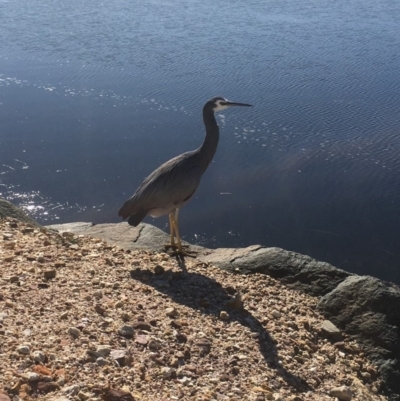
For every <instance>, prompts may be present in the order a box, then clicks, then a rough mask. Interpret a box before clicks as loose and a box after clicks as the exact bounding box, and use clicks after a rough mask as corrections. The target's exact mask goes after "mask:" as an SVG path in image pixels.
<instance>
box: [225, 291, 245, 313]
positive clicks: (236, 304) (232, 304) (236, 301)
mask: <svg viewBox="0 0 400 401" xmlns="http://www.w3.org/2000/svg"><path fill="white" fill-rule="evenodd" d="M226 306H227V307H228V308H231V309H236V310H238V309H243V301H242V297H241V295H240V294H239V293H237V294H235V296H234V297H232V298H231V299H229V301H227V303H226Z"/></svg>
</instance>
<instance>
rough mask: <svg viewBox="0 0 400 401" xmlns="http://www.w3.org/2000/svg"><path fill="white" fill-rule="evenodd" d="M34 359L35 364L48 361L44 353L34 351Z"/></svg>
mask: <svg viewBox="0 0 400 401" xmlns="http://www.w3.org/2000/svg"><path fill="white" fill-rule="evenodd" d="M32 359H33V360H34V361H35V362H40V363H43V362H44V361H45V360H46V355H45V354H44V352H42V351H39V350H37V351H33V353H32Z"/></svg>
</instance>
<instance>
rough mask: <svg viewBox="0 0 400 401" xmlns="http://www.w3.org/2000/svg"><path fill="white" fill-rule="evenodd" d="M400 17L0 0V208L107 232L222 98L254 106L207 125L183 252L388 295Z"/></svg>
mask: <svg viewBox="0 0 400 401" xmlns="http://www.w3.org/2000/svg"><path fill="white" fill-rule="evenodd" d="M399 16H400V3H399V2H397V1H394V0H392V1H390V0H389V1H388V0H385V1H383V0H377V1H376V0H374V1H372V0H367V1H366V0H363V1H361V0H354V1H350V2H348V1H344V0H339V1H336V2H331V1H328V0H308V1H303V2H290V1H279V2H276V1H272V0H267V1H261V0H252V1H248V2H245V3H243V2H240V1H235V0H230V1H225V0H222V1H220V2H207V1H206V2H199V1H191V2H185V1H179V0H176V1H169V2H168V1H167V2H166V1H146V2H139V1H132V0H110V1H108V2H103V3H99V2H97V1H94V0H87V1H85V2H80V1H76V0H70V1H68V2H66V1H64V2H62V1H50V0H41V1H38V0H36V1H34V0H30V1H21V2H12V1H5V0H0V37H1V41H0V121H1V130H0V193H1V195H0V196H2V197H5V198H6V199H9V200H11V201H13V202H14V203H16V204H19V205H21V206H23V207H24V208H25V209H26V210H27V211H28V212H29V214H31V215H32V216H33V217H35V218H36V219H38V221H39V222H41V223H43V224H51V223H63V222H70V221H93V222H96V223H103V222H117V221H118V217H117V211H118V209H119V207H120V206H121V205H122V203H123V202H124V201H125V199H126V198H127V197H129V196H130V195H131V194H132V193H133V192H134V190H135V189H136V187H137V185H139V184H140V182H141V181H142V179H143V178H144V177H145V176H146V175H147V174H148V173H150V172H151V171H152V170H153V169H154V168H156V167H157V166H158V165H159V164H161V163H162V162H164V161H165V160H167V159H169V158H170V157H173V156H175V155H177V154H179V153H181V152H183V151H186V150H190V149H193V148H195V147H197V146H198V145H199V144H200V143H201V141H202V139H203V126H202V121H201V107H202V105H203V103H204V101H205V100H207V99H208V98H210V97H212V96H214V95H222V96H225V97H227V98H228V99H231V100H236V101H241V102H248V103H252V104H254V105H255V107H254V108H252V109H247V108H246V109H243V110H242V109H241V110H230V111H227V112H225V113H224V114H222V115H220V116H219V117H218V121H219V124H220V127H221V141H220V145H219V148H218V151H217V154H216V157H215V159H214V162H213V163H212V164H211V165H210V167H209V169H208V171H207V172H206V174H205V176H204V178H203V180H202V183H201V186H200V188H199V189H198V191H197V193H196V196H195V199H193V201H192V202H191V203H189V204H188V205H187V206H186V207H185V208H184V209H183V210H182V212H181V219H180V220H181V232H182V234H183V235H184V237H185V239H187V240H189V241H191V242H195V243H199V244H201V245H205V246H209V247H220V246H247V245H251V244H255V243H259V244H263V245H267V246H278V247H283V248H285V249H289V250H293V251H297V252H301V253H305V254H308V255H311V256H313V257H315V258H317V259H320V260H325V261H328V262H330V263H332V264H334V265H336V266H338V267H341V268H343V269H346V270H349V271H352V272H356V273H359V274H371V275H374V276H377V277H380V278H383V279H387V280H391V281H395V282H398V283H399V282H400V270H399V258H400V249H399V248H400V247H399V245H400V184H399V177H400V161H399V155H400V135H399V134H400V128H399V127H400V124H399V123H400V121H399V115H400V114H399V104H400V70H399V65H400V56H399V54H400V53H399V51H398V49H399V44H400V43H399V42H400V33H399V30H398V20H399ZM146 221H147V222H150V223H154V224H155V225H157V226H159V227H161V228H163V229H167V226H166V222H167V219H166V218H159V219H156V220H153V219H151V218H147V219H146Z"/></svg>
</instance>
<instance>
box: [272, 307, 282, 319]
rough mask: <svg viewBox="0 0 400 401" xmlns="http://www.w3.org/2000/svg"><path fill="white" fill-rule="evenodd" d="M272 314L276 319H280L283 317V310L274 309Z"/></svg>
mask: <svg viewBox="0 0 400 401" xmlns="http://www.w3.org/2000/svg"><path fill="white" fill-rule="evenodd" d="M271 315H272V316H273V317H274V318H275V319H279V318H280V317H281V312H279V311H277V310H276V309H274V310H273V311H272V312H271Z"/></svg>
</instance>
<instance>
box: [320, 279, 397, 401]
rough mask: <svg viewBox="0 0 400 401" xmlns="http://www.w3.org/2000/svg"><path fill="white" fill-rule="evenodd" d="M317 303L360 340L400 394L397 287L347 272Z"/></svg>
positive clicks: (333, 320) (332, 319)
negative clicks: (348, 274) (347, 274)
mask: <svg viewBox="0 0 400 401" xmlns="http://www.w3.org/2000/svg"><path fill="white" fill-rule="evenodd" d="M318 307H319V309H320V310H321V311H322V313H323V314H324V316H326V317H327V318H328V319H330V320H331V321H332V322H333V323H335V324H336V325H337V326H338V327H339V328H341V329H343V330H344V331H345V332H346V333H348V334H350V335H352V336H353V337H354V338H355V339H357V340H358V341H359V342H360V343H361V344H363V348H364V351H365V353H366V354H367V355H368V356H369V358H370V359H371V360H372V361H373V362H375V363H376V364H377V366H378V367H379V371H380V373H381V375H382V377H383V379H384V380H385V383H386V385H387V387H388V388H390V389H391V391H392V392H393V393H397V394H400V288H399V287H398V286H396V285H395V284H391V283H386V282H383V281H381V280H378V279H377V278H374V277H370V276H350V277H348V278H346V279H345V280H344V281H343V282H341V283H340V284H339V285H338V286H337V287H336V288H335V289H334V290H333V291H331V292H329V293H328V294H326V295H325V296H323V297H322V298H321V300H320V302H319V305H318ZM391 399H393V400H395V399H399V398H395V395H392V397H391Z"/></svg>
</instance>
